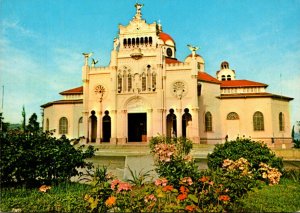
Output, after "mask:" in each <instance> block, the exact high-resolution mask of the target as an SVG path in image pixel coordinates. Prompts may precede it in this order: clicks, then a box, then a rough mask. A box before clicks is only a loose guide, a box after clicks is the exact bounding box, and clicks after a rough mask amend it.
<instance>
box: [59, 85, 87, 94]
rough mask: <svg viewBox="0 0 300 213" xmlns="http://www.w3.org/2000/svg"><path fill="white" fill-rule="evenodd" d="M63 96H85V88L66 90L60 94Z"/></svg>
mask: <svg viewBox="0 0 300 213" xmlns="http://www.w3.org/2000/svg"><path fill="white" fill-rule="evenodd" d="M59 94H61V95H74V94H83V86H81V87H76V88H73V89H69V90H65V91H63V92H61V93H59Z"/></svg>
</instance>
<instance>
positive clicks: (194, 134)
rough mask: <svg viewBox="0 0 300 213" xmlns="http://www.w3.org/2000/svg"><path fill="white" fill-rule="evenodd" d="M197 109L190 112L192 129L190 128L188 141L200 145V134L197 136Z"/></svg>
mask: <svg viewBox="0 0 300 213" xmlns="http://www.w3.org/2000/svg"><path fill="white" fill-rule="evenodd" d="M199 111H200V110H199V107H194V108H192V110H191V114H192V127H191V136H190V139H191V140H193V141H194V143H200V134H199V129H200V127H199Z"/></svg>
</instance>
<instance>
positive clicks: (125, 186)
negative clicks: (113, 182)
mask: <svg viewBox="0 0 300 213" xmlns="http://www.w3.org/2000/svg"><path fill="white" fill-rule="evenodd" d="M131 189H132V186H131V185H130V184H129V183H126V182H120V183H119V187H118V192H121V191H130V190H131Z"/></svg>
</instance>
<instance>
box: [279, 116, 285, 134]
mask: <svg viewBox="0 0 300 213" xmlns="http://www.w3.org/2000/svg"><path fill="white" fill-rule="evenodd" d="M279 131H284V115H283V113H282V112H280V113H279Z"/></svg>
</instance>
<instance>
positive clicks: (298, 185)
mask: <svg viewBox="0 0 300 213" xmlns="http://www.w3.org/2000/svg"><path fill="white" fill-rule="evenodd" d="M241 204H242V205H243V207H241V206H242V205H240V207H238V211H239V212H296V211H299V210H300V182H296V181H293V180H291V179H285V178H282V179H281V181H280V184H279V185H274V186H264V187H262V189H255V190H254V191H253V192H250V193H248V195H247V196H246V197H245V198H244V199H243V200H242V203H241Z"/></svg>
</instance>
